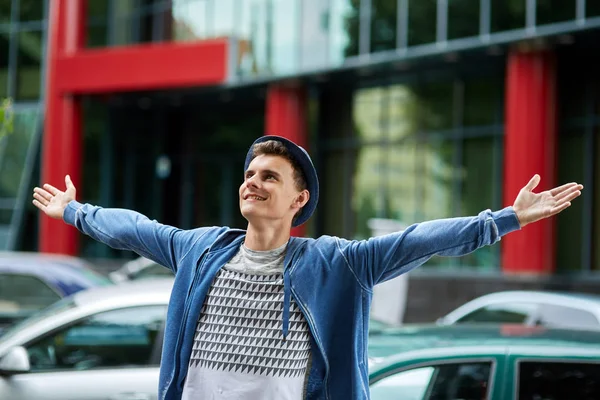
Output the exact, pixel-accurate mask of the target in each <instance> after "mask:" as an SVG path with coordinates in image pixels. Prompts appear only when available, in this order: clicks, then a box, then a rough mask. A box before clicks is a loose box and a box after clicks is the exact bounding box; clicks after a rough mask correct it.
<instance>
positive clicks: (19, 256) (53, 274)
mask: <svg viewBox="0 0 600 400" xmlns="http://www.w3.org/2000/svg"><path fill="white" fill-rule="evenodd" d="M0 273H5V274H19V275H32V276H35V277H37V278H39V279H41V280H43V281H44V282H46V283H47V284H50V285H52V286H53V288H54V289H55V290H58V291H59V292H60V293H61V294H62V295H63V296H64V295H69V294H72V293H75V292H77V291H79V290H82V289H86V288H90V287H94V286H99V285H106V284H110V280H109V279H108V278H106V277H104V276H103V275H101V274H99V273H98V272H96V271H94V270H93V268H92V265H91V264H90V263H88V262H86V261H85V260H83V259H81V258H78V257H73V256H66V255H59V254H46V253H33V252H7V251H0Z"/></svg>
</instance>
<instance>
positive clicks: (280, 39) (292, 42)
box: [266, 0, 311, 74]
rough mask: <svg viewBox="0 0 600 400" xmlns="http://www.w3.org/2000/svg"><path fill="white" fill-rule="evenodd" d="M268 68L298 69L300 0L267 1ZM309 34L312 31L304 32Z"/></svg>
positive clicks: (280, 72)
mask: <svg viewBox="0 0 600 400" xmlns="http://www.w3.org/2000/svg"><path fill="white" fill-rule="evenodd" d="M266 9H267V10H268V14H267V18H268V19H267V21H268V32H267V38H266V39H267V43H268V44H267V66H268V67H267V68H268V71H269V72H270V73H275V74H285V73H292V72H294V71H295V70H297V69H298V62H299V60H298V54H299V47H298V46H299V45H300V38H301V37H302V36H301V35H300V30H299V28H300V26H299V20H298V15H299V12H300V8H299V0H271V1H267V8H266ZM302 33H303V36H308V35H310V34H311V32H302Z"/></svg>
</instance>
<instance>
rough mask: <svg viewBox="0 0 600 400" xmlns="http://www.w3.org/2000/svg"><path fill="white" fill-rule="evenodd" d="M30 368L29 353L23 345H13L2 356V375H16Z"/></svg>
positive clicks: (0, 360)
mask: <svg viewBox="0 0 600 400" xmlns="http://www.w3.org/2000/svg"><path fill="white" fill-rule="evenodd" d="M30 370H31V365H30V364H29V354H27V350H25V348H24V347H22V346H16V347H13V348H12V349H10V350H9V351H8V353H6V354H5V355H4V357H2V358H0V375H14V374H20V373H23V372H29V371H30Z"/></svg>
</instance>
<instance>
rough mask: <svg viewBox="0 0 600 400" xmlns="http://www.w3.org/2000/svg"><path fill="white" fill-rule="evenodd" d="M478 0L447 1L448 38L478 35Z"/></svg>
mask: <svg viewBox="0 0 600 400" xmlns="http://www.w3.org/2000/svg"><path fill="white" fill-rule="evenodd" d="M480 5H481V1H480V0H450V1H448V39H449V40H452V39H459V38H464V37H469V36H477V35H479V8H480Z"/></svg>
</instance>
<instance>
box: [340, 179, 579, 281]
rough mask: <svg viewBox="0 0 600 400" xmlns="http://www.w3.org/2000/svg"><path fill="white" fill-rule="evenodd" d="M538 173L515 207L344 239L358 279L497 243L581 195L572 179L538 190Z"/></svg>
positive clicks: (377, 278) (384, 277) (343, 246)
mask: <svg viewBox="0 0 600 400" xmlns="http://www.w3.org/2000/svg"><path fill="white" fill-rule="evenodd" d="M539 181H540V177H539V175H535V176H534V177H533V178H532V179H531V180H530V181H529V183H528V184H527V185H526V186H525V187H523V189H521V191H520V192H519V195H518V196H517V198H516V200H515V202H514V204H513V206H512V207H506V208H504V209H502V210H500V211H496V212H492V211H490V210H486V211H483V212H481V213H480V214H479V215H478V216H476V217H465V218H448V219H440V220H433V221H427V222H423V223H419V224H414V225H411V226H410V227H408V228H407V229H406V230H404V231H402V232H397V233H392V234H389V235H384V236H378V237H374V238H371V239H369V240H363V241H349V242H340V248H341V250H342V252H343V253H344V254H345V256H346V259H347V260H348V263H349V266H350V267H351V268H353V270H354V271H355V274H356V275H357V276H358V278H359V279H360V280H361V281H362V282H363V283H364V284H365V285H366V286H367V287H370V286H373V285H375V284H377V283H380V282H383V281H386V280H388V279H391V278H394V277H396V276H398V275H401V274H403V273H405V272H408V271H410V270H412V269H414V268H416V267H418V266H420V265H422V264H423V263H425V262H426V261H427V260H429V259H430V258H431V257H433V256H435V255H440V256H463V255H466V254H469V253H471V252H473V251H475V250H477V249H478V248H480V247H483V246H486V245H491V244H494V243H496V242H497V241H498V240H500V238H501V237H502V236H504V235H506V234H507V233H510V232H512V231H515V230H518V229H520V228H522V227H524V226H525V225H527V224H530V223H532V222H536V221H539V220H541V219H543V218H547V217H550V216H553V215H556V214H558V213H559V212H561V211H563V210H565V209H566V208H567V207H569V206H570V205H571V201H572V200H573V199H575V198H576V197H578V196H579V195H580V194H581V190H582V189H583V186H582V185H580V184H577V183H568V184H566V185H562V186H559V187H557V188H554V189H552V190H547V191H545V192H541V193H534V192H533V190H534V189H535V188H536V187H537V185H538V183H539Z"/></svg>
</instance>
